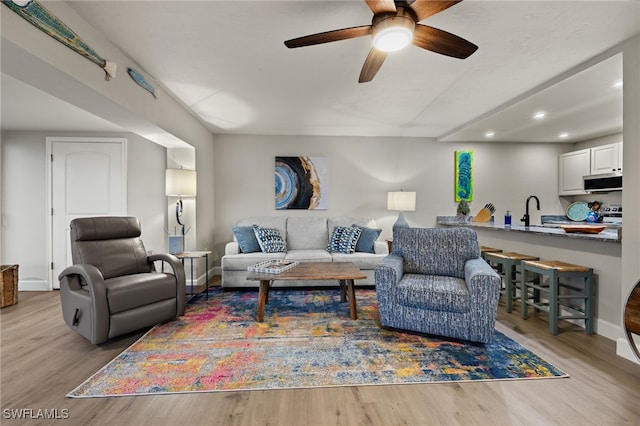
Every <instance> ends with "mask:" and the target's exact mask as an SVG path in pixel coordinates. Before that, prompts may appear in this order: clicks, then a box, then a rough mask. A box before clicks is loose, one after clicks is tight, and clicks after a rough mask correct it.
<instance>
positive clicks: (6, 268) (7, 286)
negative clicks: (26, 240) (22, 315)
mask: <svg viewBox="0 0 640 426" xmlns="http://www.w3.org/2000/svg"><path fill="white" fill-rule="evenodd" d="M0 302H1V303H0V307H1V308H4V307H5V306H11V305H15V304H16V303H18V265H2V266H0Z"/></svg>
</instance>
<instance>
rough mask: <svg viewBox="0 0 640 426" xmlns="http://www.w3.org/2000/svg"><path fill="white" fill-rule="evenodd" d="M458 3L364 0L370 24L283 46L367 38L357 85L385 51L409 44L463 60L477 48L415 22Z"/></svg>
mask: <svg viewBox="0 0 640 426" xmlns="http://www.w3.org/2000/svg"><path fill="white" fill-rule="evenodd" d="M461 1H462V0H458V1H440V0H396V1H393V0H365V2H366V3H367V6H369V9H371V11H372V12H373V19H372V21H371V25H363V26H359V27H350V28H343V29H340V30H333V31H326V32H322V33H318V34H311V35H307V36H303V37H298V38H294V39H291V40H287V41H285V42H284V44H285V46H287V47H289V48H294V47H303V46H312V45H314V44H322V43H330V42H332V41H339V40H347V39H350V38H357V37H363V36H366V35H371V36H372V38H373V47H372V48H371V51H370V52H369V55H368V56H367V59H366V60H365V61H364V65H363V66H362V71H360V78H359V79H358V83H365V82H368V81H371V80H373V77H375V75H376V73H377V72H378V70H379V69H380V67H381V66H382V63H383V62H384V60H385V59H386V57H387V52H393V51H396V50H399V49H401V48H402V47H404V46H406V45H408V44H409V43H413V45H415V46H418V47H421V48H423V49H427V50H430V51H432V52H436V53H440V54H442V55H447V56H451V57H454V58H460V59H465V58H467V57H469V56H470V55H471V54H472V53H473V52H475V51H476V50H477V49H478V46H476V45H475V44H473V43H471V42H469V41H467V40H465V39H463V38H461V37H458V36H457V35H454V34H451V33H448V32H446V31H443V30H440V29H438V28H434V27H430V26H428V25H423V24H420V23H419V22H420V21H422V20H423V19H426V18H428V17H429V16H433V15H435V14H436V13H440V12H442V11H443V10H445V9H448V8H450V7H451V6H454V5H456V4H457V3H460V2H461Z"/></svg>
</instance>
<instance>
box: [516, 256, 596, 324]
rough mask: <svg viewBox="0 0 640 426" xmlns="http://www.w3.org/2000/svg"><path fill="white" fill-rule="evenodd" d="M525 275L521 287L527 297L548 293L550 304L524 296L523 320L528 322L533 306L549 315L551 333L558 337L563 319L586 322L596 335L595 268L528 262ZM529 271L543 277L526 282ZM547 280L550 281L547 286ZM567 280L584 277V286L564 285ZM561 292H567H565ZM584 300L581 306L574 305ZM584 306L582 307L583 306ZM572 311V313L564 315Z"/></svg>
mask: <svg viewBox="0 0 640 426" xmlns="http://www.w3.org/2000/svg"><path fill="white" fill-rule="evenodd" d="M521 269H522V275H521V277H520V280H521V281H520V286H521V289H522V292H523V294H525V295H526V294H528V291H529V289H531V290H533V291H535V290H537V291H540V292H545V293H547V295H548V301H540V300H539V299H538V300H535V299H529V298H527V297H522V298H521V299H520V300H521V306H522V319H527V315H528V311H529V306H533V307H534V308H536V309H538V310H541V311H545V312H548V313H549V331H550V332H551V334H553V335H556V334H558V320H559V319H583V320H584V328H585V330H586V332H587V334H593V298H594V296H593V285H594V284H593V269H592V268H587V267H586V266H579V265H572V264H571V263H565V262H560V261H557V260H524V261H522V267H521ZM527 271H529V272H531V273H533V274H534V275H538V276H539V277H540V279H539V280H537V281H530V280H527V279H526V272H527ZM544 277H546V278H547V281H546V283H545V280H544ZM564 278H582V279H583V280H584V284H583V285H582V286H580V285H579V284H575V283H574V282H571V283H568V282H561V281H560V280H561V279H564ZM561 290H566V291H562V292H561ZM578 299H579V300H581V303H580V304H576V303H570V302H571V301H575V300H578ZM580 305H581V306H580ZM562 311H570V314H562Z"/></svg>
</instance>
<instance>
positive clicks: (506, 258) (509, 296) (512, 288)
mask: <svg viewBox="0 0 640 426" xmlns="http://www.w3.org/2000/svg"><path fill="white" fill-rule="evenodd" d="M485 260H486V261H487V263H489V264H490V265H496V266H497V267H498V268H497V269H496V271H497V272H498V273H499V274H500V275H501V276H502V278H503V280H504V294H505V305H506V309H507V312H511V307H512V306H513V302H514V301H515V300H517V299H518V296H517V295H516V289H517V288H516V287H517V286H518V280H517V279H516V274H518V273H519V272H520V271H518V268H520V262H521V261H523V260H538V258H537V257H535V256H529V255H528V254H521V253H516V252H506V253H489V252H487V253H486V254H485ZM518 288H520V296H519V297H520V298H522V297H523V295H526V294H527V293H526V292H524V291H523V289H522V287H518Z"/></svg>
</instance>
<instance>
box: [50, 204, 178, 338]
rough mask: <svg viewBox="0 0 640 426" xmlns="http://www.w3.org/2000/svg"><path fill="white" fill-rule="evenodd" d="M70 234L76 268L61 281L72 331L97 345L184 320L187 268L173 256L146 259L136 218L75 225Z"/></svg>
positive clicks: (95, 219)
mask: <svg viewBox="0 0 640 426" xmlns="http://www.w3.org/2000/svg"><path fill="white" fill-rule="evenodd" d="M70 234H71V255H72V260H73V265H72V266H69V267H67V268H66V269H64V270H63V271H62V272H61V273H60V276H59V277H58V279H59V280H60V298H61V301H62V316H63V317H64V321H65V322H66V323H67V325H68V326H69V327H70V328H71V329H73V330H75V331H77V332H78V333H80V334H81V335H82V336H84V337H86V338H87V339H89V340H90V341H91V343H93V344H98V343H102V342H105V341H107V340H108V339H111V338H113V337H117V336H120V335H123V334H126V333H130V332H132V331H135V330H139V329H141V328H144V327H149V326H152V325H155V324H158V323H161V322H163V321H167V320H171V319H173V318H176V317H178V316H181V315H183V314H184V307H185V297H186V295H185V291H186V290H185V289H186V284H185V275H184V267H183V265H182V263H181V262H180V260H179V259H178V258H177V257H175V256H173V255H170V254H166V253H159V254H153V255H149V256H147V252H146V250H145V248H144V245H143V243H142V240H141V239H140V234H141V228H140V222H139V221H138V219H137V218H135V217H113V216H110V217H93V218H81V219H74V220H73V221H71V230H70ZM155 261H162V262H163V269H165V268H164V263H167V264H168V265H169V268H168V269H170V271H168V272H157V271H156V268H155V265H154V262H155Z"/></svg>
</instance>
